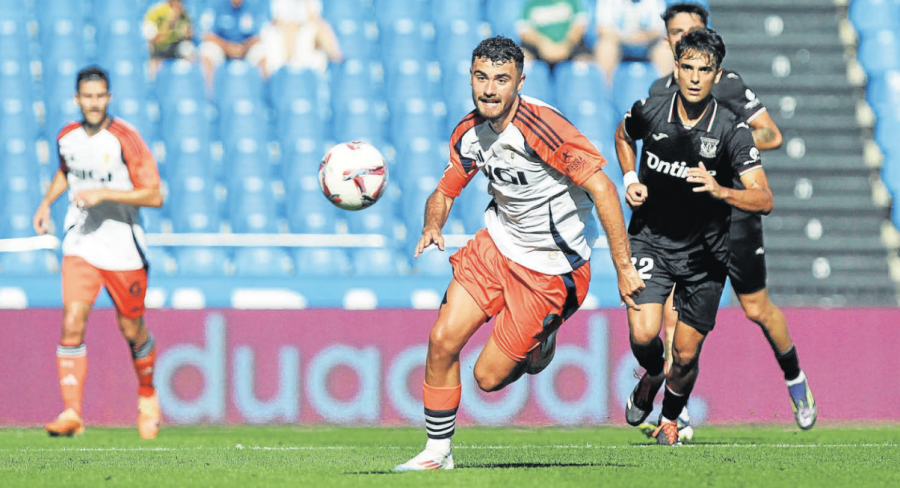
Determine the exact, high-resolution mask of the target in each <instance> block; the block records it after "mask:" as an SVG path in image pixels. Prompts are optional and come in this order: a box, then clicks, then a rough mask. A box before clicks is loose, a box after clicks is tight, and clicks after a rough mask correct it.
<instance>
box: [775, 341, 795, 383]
mask: <svg viewBox="0 0 900 488" xmlns="http://www.w3.org/2000/svg"><path fill="white" fill-rule="evenodd" d="M775 359H777V360H778V365H779V366H781V370H782V371H784V379H785V381H791V380H795V379H797V377H798V376H800V359H798V358H797V346H791V348H790V349H788V351H787V352H785V353H782V354H778V355H776V356H775Z"/></svg>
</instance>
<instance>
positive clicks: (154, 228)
mask: <svg viewBox="0 0 900 488" xmlns="http://www.w3.org/2000/svg"><path fill="white" fill-rule="evenodd" d="M166 210H167V207H166V206H165V205H163V206H162V207H142V208H141V209H140V214H141V227H143V228H144V232H147V233H149V234H159V233H162V232H163V227H164V223H163V222H164V221H165V220H168V219H167V218H166V213H167V211H166Z"/></svg>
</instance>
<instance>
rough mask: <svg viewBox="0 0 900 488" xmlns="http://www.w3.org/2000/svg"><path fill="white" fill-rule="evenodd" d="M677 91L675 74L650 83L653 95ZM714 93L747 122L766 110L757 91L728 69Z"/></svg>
mask: <svg viewBox="0 0 900 488" xmlns="http://www.w3.org/2000/svg"><path fill="white" fill-rule="evenodd" d="M677 91H678V83H675V75H674V74H672V75H669V76H663V77H662V78H660V79H658V80H656V81H655V82H653V84H652V85H650V96H651V97H655V96H657V95H666V94H669V93H675V92H677ZM712 95H713V97H715V99H716V100H718V101H719V103H720V104H722V106H724V107H727V108H728V110H731V112H732V113H734V114H735V115H737V116H738V117H739V118H741V119H742V120H743V121H744V122H747V123H750V122H753V119H755V118H756V117H758V116H759V114H761V113H763V112H764V111H765V110H766V106H765V105H763V103H762V101H760V99H759V98H757V97H756V93H753V90H751V89H750V88H748V87H747V85H745V84H744V80H743V79H742V78H741V75H739V74H737V72H735V71H731V70H728V69H723V70H722V78H721V79H719V82H718V83H716V84H715V86H713V89H712Z"/></svg>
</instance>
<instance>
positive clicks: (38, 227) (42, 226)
mask: <svg viewBox="0 0 900 488" xmlns="http://www.w3.org/2000/svg"><path fill="white" fill-rule="evenodd" d="M31 225H32V226H33V227H34V231H35V232H37V233H38V235H40V236H42V235H44V234H46V233H47V232H49V231H50V205H44V204H43V203H42V204H41V205H40V206H38V208H37V211H36V212H34V218H33V219H31Z"/></svg>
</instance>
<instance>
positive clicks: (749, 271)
mask: <svg viewBox="0 0 900 488" xmlns="http://www.w3.org/2000/svg"><path fill="white" fill-rule="evenodd" d="M734 217H735V216H733V217H732V219H733V220H732V221H731V230H730V233H731V238H730V240H731V244H730V250H731V256H730V258H729V259H728V276H729V277H730V278H731V287H732V288H734V292H735V293H737V294H738V295H749V294H751V293H756V292H758V291H760V290H764V289H765V288H766V248H765V245H764V244H763V231H762V218H761V217H759V216H757V215H754V216H744V217H742V218H738V219H734Z"/></svg>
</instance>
